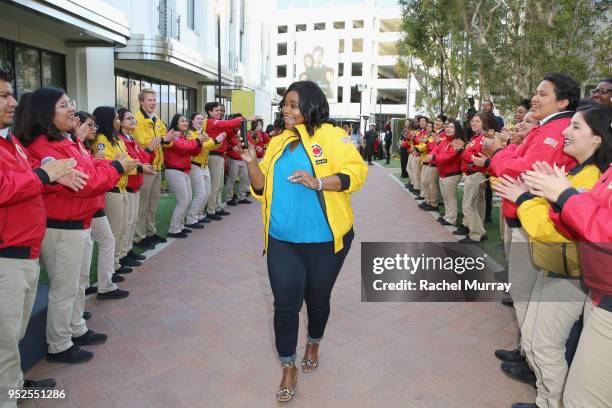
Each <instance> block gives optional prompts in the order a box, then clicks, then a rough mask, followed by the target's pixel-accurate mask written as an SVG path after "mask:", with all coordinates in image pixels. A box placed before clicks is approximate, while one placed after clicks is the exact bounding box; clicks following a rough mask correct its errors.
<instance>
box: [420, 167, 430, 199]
mask: <svg viewBox="0 0 612 408" xmlns="http://www.w3.org/2000/svg"><path fill="white" fill-rule="evenodd" d="M417 160H418V159H417ZM419 163H420V160H419ZM419 170H420V180H421V197H423V198H424V199H425V202H427V197H429V183H428V182H427V180H428V179H429V166H425V165H423V164H419Z"/></svg>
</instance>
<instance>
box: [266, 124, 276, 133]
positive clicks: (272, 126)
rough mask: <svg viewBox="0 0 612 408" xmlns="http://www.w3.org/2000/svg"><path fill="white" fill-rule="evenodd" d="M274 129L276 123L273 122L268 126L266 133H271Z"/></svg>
mask: <svg viewBox="0 0 612 408" xmlns="http://www.w3.org/2000/svg"><path fill="white" fill-rule="evenodd" d="M273 130H274V125H273V124H271V123H270V124H269V125H268V126H266V133H268V134H269V133H270V132H271V131H273Z"/></svg>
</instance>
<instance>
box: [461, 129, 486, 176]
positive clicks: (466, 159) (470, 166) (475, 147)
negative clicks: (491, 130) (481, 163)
mask: <svg viewBox="0 0 612 408" xmlns="http://www.w3.org/2000/svg"><path fill="white" fill-rule="evenodd" d="M484 137H485V132H480V133H479V134H477V135H474V136H473V137H472V140H470V142H469V143H468V144H467V146H465V149H464V150H463V153H461V171H462V172H464V173H476V172H480V173H486V172H487V168H486V167H478V166H476V165H475V164H474V163H472V155H477V154H478V153H482V149H483V148H484V144H483V143H484V141H483V139H484Z"/></svg>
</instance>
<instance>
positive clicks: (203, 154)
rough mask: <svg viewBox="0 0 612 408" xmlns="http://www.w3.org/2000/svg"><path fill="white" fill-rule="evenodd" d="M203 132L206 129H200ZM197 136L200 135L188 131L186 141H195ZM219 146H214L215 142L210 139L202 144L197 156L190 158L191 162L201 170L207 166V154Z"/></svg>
mask: <svg viewBox="0 0 612 408" xmlns="http://www.w3.org/2000/svg"><path fill="white" fill-rule="evenodd" d="M204 123H206V122H204ZM205 131H206V129H202V132H205ZM199 135H200V134H199V133H198V131H197V130H190V131H189V136H188V139H189V140H193V139H197V138H198V136H199ZM219 146H221V143H219V144H216V143H215V140H214V139H213V138H212V137H211V138H210V139H208V140H207V141H205V142H203V143H202V150H201V151H200V153H199V154H198V155H197V156H192V157H191V161H192V162H195V163H198V164H199V165H200V167H202V168H204V167H206V166H208V152H210V151H211V150H215V149H218V148H219Z"/></svg>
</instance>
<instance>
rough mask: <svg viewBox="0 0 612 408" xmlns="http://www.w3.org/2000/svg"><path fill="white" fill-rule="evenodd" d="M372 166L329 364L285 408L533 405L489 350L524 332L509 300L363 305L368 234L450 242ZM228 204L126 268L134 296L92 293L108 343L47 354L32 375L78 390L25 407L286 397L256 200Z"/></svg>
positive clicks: (231, 403)
mask: <svg viewBox="0 0 612 408" xmlns="http://www.w3.org/2000/svg"><path fill="white" fill-rule="evenodd" d="M370 169H371V171H370V176H369V178H368V181H367V185H366V186H365V188H364V189H363V190H362V191H360V192H359V193H356V194H354V195H353V207H354V209H355V219H356V225H355V232H356V239H355V241H354V243H353V246H352V249H351V252H350V254H349V256H348V258H347V260H346V263H345V266H344V268H343V270H342V272H341V274H340V277H339V279H338V282H337V284H336V287H335V289H334V293H333V299H332V315H331V318H330V322H329V325H328V328H327V331H326V337H325V341H324V342H323V343H322V345H321V351H320V359H321V363H320V367H319V368H318V369H317V370H316V371H315V372H314V373H310V374H307V375H305V374H301V375H300V379H299V385H298V387H297V390H296V396H295V398H294V401H292V402H291V403H290V404H289V405H288V406H291V407H317V408H319V407H354V408H357V407H409V408H419V407H430V408H434V407H435V408H454V407H461V408H465V407H500V408H502V407H503V408H506V407H509V406H510V404H511V403H513V402H517V401H525V402H531V401H533V398H534V392H533V390H532V389H531V388H530V387H529V386H526V385H523V384H520V383H517V382H515V381H513V380H511V379H508V378H507V377H505V375H504V374H503V373H502V372H501V371H500V370H499V361H497V359H496V358H495V357H494V356H493V350H494V349H495V348H499V347H506V346H508V347H509V346H512V345H513V342H514V340H515V339H516V335H517V333H516V332H517V330H516V325H515V323H514V321H513V312H512V310H511V309H508V308H506V307H504V306H501V305H499V304H495V303H473V304H459V303H427V304H417V303H379V304H374V303H361V302H360V271H359V268H360V245H359V242H360V241H445V240H446V241H450V240H453V239H454V237H453V235H452V234H450V233H449V232H448V231H447V230H446V229H444V228H443V227H442V226H440V225H439V224H438V223H437V222H435V221H434V219H433V218H432V217H431V216H429V215H427V214H424V213H423V212H422V211H421V210H419V209H418V208H417V207H416V203H415V202H414V200H413V199H412V198H410V197H409V195H408V194H407V193H406V192H405V191H404V190H403V188H401V187H400V186H398V184H397V183H396V182H395V181H394V180H393V179H392V178H391V177H390V176H389V173H390V172H391V170H389V169H383V168H381V167H378V166H373V167H370ZM230 211H232V215H231V216H229V217H228V218H227V219H226V220H225V221H223V222H220V223H213V224H208V225H207V226H206V228H205V229H204V230H202V231H196V232H194V233H193V234H192V237H191V238H189V239H187V240H179V241H177V242H173V243H171V244H170V245H169V246H168V247H167V248H165V249H164V250H162V251H161V252H159V253H157V254H156V255H154V256H153V257H151V258H150V259H148V260H147V261H146V262H145V264H144V265H143V266H142V267H140V268H138V269H137V270H136V271H135V272H134V273H132V274H130V275H127V281H126V283H125V284H123V285H122V288H124V289H128V290H130V292H131V295H130V297H129V298H127V299H124V300H119V301H106V302H104V301H97V300H96V299H95V298H92V299H90V300H89V301H88V308H87V309H88V310H91V311H93V312H94V315H93V318H92V319H91V320H90V322H89V326H90V328H92V329H94V330H96V331H100V332H104V333H107V334H108V336H109V341H108V342H107V343H106V344H104V345H102V346H93V347H91V348H90V349H91V350H92V351H94V352H95V353H96V356H95V357H94V359H93V360H92V361H90V362H88V363H86V364H80V365H74V366H68V365H50V364H48V363H46V362H45V361H42V362H40V363H39V364H38V365H37V366H35V367H34V368H33V369H32V370H31V371H30V372H29V373H28V374H29V377H32V378H41V377H55V378H56V379H58V388H60V389H65V390H66V392H67V394H68V395H69V398H70V399H69V400H64V401H43V402H40V401H37V402H36V403H35V404H34V403H33V402H29V403H27V404H25V405H23V407H27V408H31V407H77V408H105V407H117V408H132V407H160V408H161V407H163V408H179V407H194V408H202V407H215V408H217V407H231V408H234V407H249V408H252V407H257V408H258V407H275V406H278V404H277V403H276V402H275V400H274V393H275V391H276V387H277V386H278V381H279V380H280V368H279V366H278V364H277V363H276V362H275V358H274V356H275V354H274V340H273V328H272V295H271V292H270V288H269V284H268V279H267V274H266V268H265V259H264V258H263V257H262V256H261V251H262V245H263V244H262V242H263V241H262V226H261V219H260V212H259V205H257V204H255V203H254V204H252V205H250V206H245V205H242V206H239V207H237V208H230ZM304 309H305V308H304ZM304 319H305V317H303V319H302V321H303V320H304ZM302 326H303V324H302ZM301 329H302V328H301ZM304 337H305V334H304V333H303V332H302V333H301V334H300V350H299V351H298V357H301V353H302V348H303V346H304Z"/></svg>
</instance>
